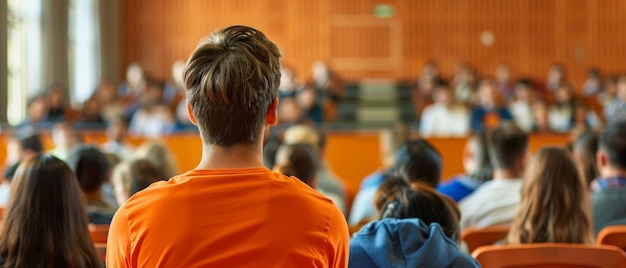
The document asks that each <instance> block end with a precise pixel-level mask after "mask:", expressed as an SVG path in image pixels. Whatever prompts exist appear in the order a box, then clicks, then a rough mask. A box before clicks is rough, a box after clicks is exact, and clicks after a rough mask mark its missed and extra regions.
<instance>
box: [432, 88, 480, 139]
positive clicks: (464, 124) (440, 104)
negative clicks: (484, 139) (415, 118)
mask: <svg viewBox="0 0 626 268" xmlns="http://www.w3.org/2000/svg"><path fill="white" fill-rule="evenodd" d="M433 99H434V101H435V102H434V103H433V104H431V105H429V106H426V108H424V111H422V116H421V120H420V134H421V135H422V136H425V137H429V136H436V137H449V136H465V135H466V134H467V133H468V131H469V112H468V111H467V108H465V106H463V105H460V104H456V103H454V98H453V93H452V90H451V89H450V88H449V87H448V85H447V84H445V83H439V84H438V85H436V86H435V89H434V91H433ZM442 122H445V124H442Z"/></svg>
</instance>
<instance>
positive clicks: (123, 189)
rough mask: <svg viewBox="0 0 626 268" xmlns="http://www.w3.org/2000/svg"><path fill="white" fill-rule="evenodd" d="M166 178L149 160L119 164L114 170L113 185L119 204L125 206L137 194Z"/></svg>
mask: <svg viewBox="0 0 626 268" xmlns="http://www.w3.org/2000/svg"><path fill="white" fill-rule="evenodd" d="M165 179H166V177H165V176H164V175H163V173H162V172H161V169H159V168H158V167H157V166H155V165H154V164H152V162H150V161H148V160H147V159H136V160H131V161H124V162H121V163H119V164H118V165H116V166H115V168H114V169H113V175H112V176H111V183H112V184H113V189H114V192H115V199H116V201H117V203H118V204H120V205H121V204H124V203H125V202H126V200H128V199H129V198H130V197H131V196H132V195H134V194H135V193H137V192H139V191H141V190H143V189H145V188H147V187H148V186H150V184H152V183H153V182H157V181H161V180H165Z"/></svg>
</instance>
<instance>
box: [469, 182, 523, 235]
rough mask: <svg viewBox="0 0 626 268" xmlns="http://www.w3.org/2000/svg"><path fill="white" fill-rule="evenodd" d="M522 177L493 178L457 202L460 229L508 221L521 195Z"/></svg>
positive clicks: (513, 214)
mask: <svg viewBox="0 0 626 268" xmlns="http://www.w3.org/2000/svg"><path fill="white" fill-rule="evenodd" d="M522 182H523V180H522V179H495V180H492V181H488V182H485V183H483V185H481V186H480V187H479V188H478V189H477V190H476V191H474V192H473V193H472V194H471V195H469V196H468V197H466V198H465V199H463V200H462V201H461V203H459V208H460V209H461V221H460V225H461V230H464V229H466V228H468V227H474V228H484V227H489V226H492V225H497V224H503V223H510V222H511V221H512V220H513V218H514V217H515V215H516V214H517V208H518V207H519V203H520V201H521V196H522V193H521V191H522Z"/></svg>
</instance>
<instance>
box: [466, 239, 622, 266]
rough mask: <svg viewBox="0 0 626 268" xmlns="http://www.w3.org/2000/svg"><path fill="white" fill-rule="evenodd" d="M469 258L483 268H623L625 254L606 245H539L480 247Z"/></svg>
mask: <svg viewBox="0 0 626 268" xmlns="http://www.w3.org/2000/svg"><path fill="white" fill-rule="evenodd" d="M472 256H473V257H474V258H476V260H478V262H479V263H480V265H481V266H482V267H483V268H520V267H527V268H543V267H546V268H547V267H551V268H555V267H579V268H583V267H584V268H605V267H606V268H609V267H610V268H626V254H625V253H624V251H623V250H621V249H619V248H617V247H614V246H608V245H581V244H562V243H538V244H525V245H506V246H482V247H480V248H478V249H476V251H474V253H473V254H472Z"/></svg>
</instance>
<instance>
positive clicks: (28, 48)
mask: <svg viewBox="0 0 626 268" xmlns="http://www.w3.org/2000/svg"><path fill="white" fill-rule="evenodd" d="M7 7H8V29H7V52H8V61H7V67H8V74H7V79H8V85H7V89H8V104H7V117H8V121H9V123H10V124H12V125H15V124H18V123H20V122H22V121H23V120H24V119H25V118H26V100H27V99H28V98H30V97H33V96H34V95H36V94H37V93H39V91H40V90H41V88H42V85H41V69H40V66H41V0H8V2H7Z"/></svg>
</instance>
